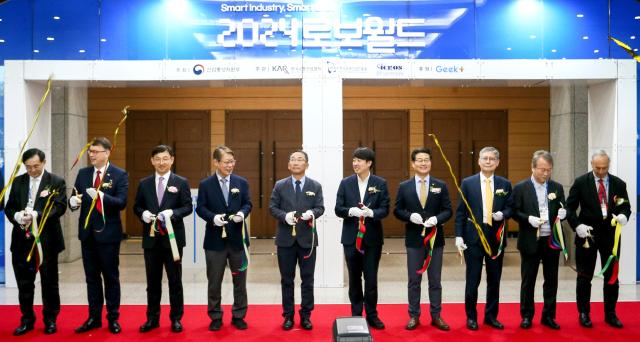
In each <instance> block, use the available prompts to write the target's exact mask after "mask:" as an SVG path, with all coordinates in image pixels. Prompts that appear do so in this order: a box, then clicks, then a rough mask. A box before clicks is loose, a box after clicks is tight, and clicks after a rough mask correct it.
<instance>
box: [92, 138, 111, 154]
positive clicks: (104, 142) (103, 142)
mask: <svg viewBox="0 0 640 342" xmlns="http://www.w3.org/2000/svg"><path fill="white" fill-rule="evenodd" d="M91 146H102V147H104V149H105V150H107V151H111V146H112V145H111V141H109V139H107V138H105V137H99V138H94V139H93V141H92V142H91Z"/></svg>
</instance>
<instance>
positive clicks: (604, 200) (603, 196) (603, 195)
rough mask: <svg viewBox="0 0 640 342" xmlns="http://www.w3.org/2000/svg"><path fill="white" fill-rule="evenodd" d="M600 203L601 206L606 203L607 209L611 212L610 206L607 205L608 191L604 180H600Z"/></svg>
mask: <svg viewBox="0 0 640 342" xmlns="http://www.w3.org/2000/svg"><path fill="white" fill-rule="evenodd" d="M598 201H599V202H600V204H602V203H604V205H605V208H607V210H609V205H608V203H607V190H605V188H604V182H603V181H602V178H600V179H598Z"/></svg>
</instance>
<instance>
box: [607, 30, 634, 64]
mask: <svg viewBox="0 0 640 342" xmlns="http://www.w3.org/2000/svg"><path fill="white" fill-rule="evenodd" d="M632 38H633V37H632ZM609 39H611V40H612V41H613V42H614V43H616V44H617V45H618V46H619V47H621V48H622V49H623V50H624V51H626V52H627V53H628V54H629V55H630V56H631V58H633V59H635V60H636V62H640V55H638V54H637V53H636V52H635V51H633V49H632V48H631V47H630V46H629V45H627V44H625V43H623V42H621V41H619V40H617V39H615V38H613V37H611V36H609Z"/></svg>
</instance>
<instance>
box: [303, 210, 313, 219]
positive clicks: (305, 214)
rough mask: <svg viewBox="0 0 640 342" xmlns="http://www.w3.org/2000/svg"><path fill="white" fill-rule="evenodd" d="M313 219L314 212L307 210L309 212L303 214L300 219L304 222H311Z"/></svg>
mask: <svg viewBox="0 0 640 342" xmlns="http://www.w3.org/2000/svg"><path fill="white" fill-rule="evenodd" d="M312 217H313V211H311V210H307V211H305V212H304V213H302V215H301V216H300V218H301V219H302V220H303V221H309V220H311V218H312Z"/></svg>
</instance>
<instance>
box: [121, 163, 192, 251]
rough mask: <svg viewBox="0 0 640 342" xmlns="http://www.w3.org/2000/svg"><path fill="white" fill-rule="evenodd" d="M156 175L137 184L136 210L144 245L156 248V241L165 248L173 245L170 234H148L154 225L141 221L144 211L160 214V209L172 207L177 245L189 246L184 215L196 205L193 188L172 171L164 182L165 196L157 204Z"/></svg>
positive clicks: (172, 220) (144, 246)
mask: <svg viewBox="0 0 640 342" xmlns="http://www.w3.org/2000/svg"><path fill="white" fill-rule="evenodd" d="M155 177H156V175H155V173H154V174H152V175H151V176H148V177H146V178H143V179H142V180H141V181H140V184H139V185H138V191H137V193H136V201H135V203H134V205H133V213H134V214H136V216H137V217H138V218H139V219H140V221H141V222H142V248H153V246H154V245H155V244H156V241H159V243H162V246H164V247H165V248H171V246H170V244H169V237H168V236H167V235H161V234H158V233H156V234H155V237H152V236H150V235H149V232H150V230H151V224H150V223H146V222H144V221H143V220H142V213H143V212H144V211H145V210H149V211H150V212H151V213H152V214H155V215H157V214H158V213H160V212H161V211H164V210H167V209H171V210H173V216H171V224H172V226H173V231H174V233H175V237H176V243H177V245H178V247H184V246H185V245H186V242H185V240H186V239H185V236H184V222H183V219H184V217H185V216H188V215H189V214H191V211H193V205H192V204H191V191H190V190H189V183H188V182H187V179H186V178H184V177H181V176H179V175H176V174H175V173H173V172H171V174H170V175H169V179H168V180H167V182H166V184H165V191H164V196H163V197H162V203H161V204H160V205H158V195H157V194H156V192H157V191H156V178H155ZM172 187H173V188H176V189H177V191H176V192H171V191H169V190H168V189H169V188H172Z"/></svg>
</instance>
